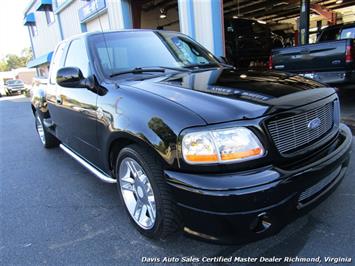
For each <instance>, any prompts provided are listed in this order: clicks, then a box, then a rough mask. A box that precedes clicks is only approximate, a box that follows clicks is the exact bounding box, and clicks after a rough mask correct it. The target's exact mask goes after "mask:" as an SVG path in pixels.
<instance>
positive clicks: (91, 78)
mask: <svg viewBox="0 0 355 266" xmlns="http://www.w3.org/2000/svg"><path fill="white" fill-rule="evenodd" d="M142 43H144V45H142ZM32 111H33V114H34V118H35V123H36V128H37V132H38V135H39V137H40V140H41V143H42V144H43V146H44V147H45V148H52V147H57V146H60V147H61V148H62V149H63V150H64V151H65V152H66V153H68V154H69V155H70V156H72V157H73V158H74V159H76V160H77V161H78V162H79V163H80V164H82V165H83V166H84V167H86V168H87V169H88V170H89V171H91V172H92V173H93V174H95V175H96V176H97V177H99V178H100V179H102V180H103V181H105V182H109V183H117V188H118V192H119V197H120V198H121V200H122V202H123V205H124V207H125V210H126V211H127V214H128V216H129V217H130V220H131V221H132V224H134V226H135V227H136V228H137V229H138V230H139V231H140V232H141V233H142V234H144V235H145V236H148V237H151V238H158V239H162V238H166V237H168V236H169V235H171V234H173V233H174V232H175V231H177V230H182V229H184V231H185V232H186V233H188V234H191V235H193V236H196V237H200V238H204V239H207V240H210V241H223V242H233V241H235V240H236V239H241V238H242V239H244V238H246V239H255V238H259V237H264V236H268V235H270V234H273V233H276V232H277V231H279V230H280V229H281V228H282V227H283V225H285V224H286V223H287V222H288V221H287V218H288V217H291V216H292V215H293V214H298V213H301V210H306V209H307V208H308V207H311V206H314V204H316V203H318V202H320V201H321V200H322V199H324V197H325V196H326V195H328V194H329V193H330V191H332V190H333V189H334V188H335V187H336V186H337V185H338V184H339V183H340V181H341V180H342V178H343V177H344V175H345V173H346V170H347V168H348V164H349V160H350V151H351V149H350V148H351V141H352V135H351V132H350V130H349V128H348V127H347V126H345V125H344V124H342V123H340V116H339V113H340V111H339V99H338V96H337V94H336V93H335V90H334V89H333V88H329V87H325V85H323V84H321V83H318V82H316V81H312V80H310V79H306V78H303V77H301V76H298V75H288V74H282V73H273V72H256V71H240V70H237V69H235V68H233V67H231V66H228V65H225V64H222V63H220V61H219V60H218V59H217V58H216V57H215V56H213V55H212V54H211V53H210V52H208V51H207V50H206V49H205V48H203V47H202V46H201V45H200V44H198V43H196V42H195V41H194V40H192V39H191V38H189V37H188V36H186V35H183V34H181V33H177V32H168V31H155V30H131V31H122V32H120V31H117V32H115V31H112V32H103V33H99V32H96V33H85V34H82V35H79V36H75V37H72V38H70V39H67V40H64V41H62V42H61V43H60V44H59V45H58V46H57V48H56V50H55V53H54V56H53V59H52V63H51V66H50V77H49V82H48V85H47V86H42V87H38V88H37V89H36V90H35V91H34V92H33V97H32ZM53 174H56V173H53ZM78 189H79V188H78ZM344 200H345V199H344ZM117 222H118V223H120V222H121V223H122V221H117Z"/></svg>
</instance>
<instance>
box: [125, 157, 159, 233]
mask: <svg viewBox="0 0 355 266" xmlns="http://www.w3.org/2000/svg"><path fill="white" fill-rule="evenodd" d="M119 184H120V188H121V193H122V197H123V200H124V203H125V205H126V207H127V209H128V212H129V214H130V215H131V217H132V218H133V220H134V221H135V222H136V223H137V224H138V225H139V226H140V227H142V228H143V229H151V228H152V227H153V226H154V224H155V219H156V206H155V197H154V193H153V189H152V186H151V184H150V182H149V179H148V177H147V175H146V174H145V172H144V170H143V168H142V167H141V166H140V165H139V163H138V162H137V161H135V160H134V159H132V158H129V157H127V158H125V159H123V160H122V161H121V163H120V166H119Z"/></svg>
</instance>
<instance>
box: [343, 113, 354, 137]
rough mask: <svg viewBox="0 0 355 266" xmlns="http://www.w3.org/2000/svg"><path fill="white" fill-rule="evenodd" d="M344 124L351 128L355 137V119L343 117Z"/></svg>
mask: <svg viewBox="0 0 355 266" xmlns="http://www.w3.org/2000/svg"><path fill="white" fill-rule="evenodd" d="M341 120H342V122H343V123H344V124H346V125H347V126H348V127H350V129H351V131H352V132H353V136H355V118H352V117H342V119H341Z"/></svg>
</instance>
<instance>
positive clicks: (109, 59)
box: [94, 0, 113, 74]
mask: <svg viewBox="0 0 355 266" xmlns="http://www.w3.org/2000/svg"><path fill="white" fill-rule="evenodd" d="M94 3H95V7H96V9H98V6H97V0H94ZM98 19H99V24H100V29H101V33H102V38H103V40H104V43H105V47H106V53H107V59H108V63H109V65H110V71H111V74H112V73H113V72H112V69H113V65H112V62H111V58H110V54H109V52H108V45H107V40H106V36H105V33H104V29H103V27H102V23H101V14H99V16H98Z"/></svg>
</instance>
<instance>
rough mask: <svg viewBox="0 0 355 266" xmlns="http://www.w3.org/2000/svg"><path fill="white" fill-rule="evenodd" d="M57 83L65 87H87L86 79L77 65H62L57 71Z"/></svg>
mask: <svg viewBox="0 0 355 266" xmlns="http://www.w3.org/2000/svg"><path fill="white" fill-rule="evenodd" d="M57 84H58V85H59V86H62V87H66V88H87V80H86V79H85V78H84V76H83V73H82V72H81V70H80V69H79V68H77V67H63V68H61V69H59V70H58V72H57Z"/></svg>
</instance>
